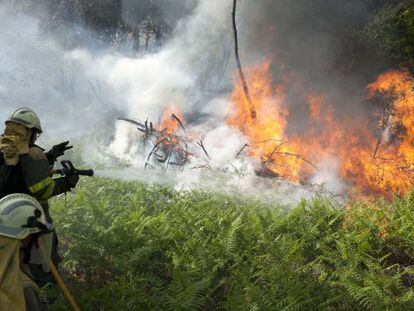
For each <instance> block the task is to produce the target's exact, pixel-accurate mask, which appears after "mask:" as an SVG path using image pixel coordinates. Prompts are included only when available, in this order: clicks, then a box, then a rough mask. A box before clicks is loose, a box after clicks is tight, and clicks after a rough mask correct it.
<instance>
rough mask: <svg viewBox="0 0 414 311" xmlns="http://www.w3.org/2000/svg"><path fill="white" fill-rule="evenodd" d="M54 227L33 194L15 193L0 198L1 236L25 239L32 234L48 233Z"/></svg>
mask: <svg viewBox="0 0 414 311" xmlns="http://www.w3.org/2000/svg"><path fill="white" fill-rule="evenodd" d="M52 229H53V225H52V224H49V223H48V222H47V221H46V217H45V213H44V211H43V208H42V206H41V205H40V203H39V202H38V201H36V200H35V199H34V198H32V197H31V196H29V195H27V194H22V193H15V194H10V195H8V196H6V197H4V198H3V199H1V200H0V235H1V236H6V237H9V238H13V239H18V240H23V239H25V238H26V237H28V236H29V235H31V234H34V233H38V232H43V233H48V232H50V231H51V230H52Z"/></svg>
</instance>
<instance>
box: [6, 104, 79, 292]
mask: <svg viewBox="0 0 414 311" xmlns="http://www.w3.org/2000/svg"><path fill="white" fill-rule="evenodd" d="M42 132H43V130H42V127H41V124H40V120H39V118H38V116H37V115H36V113H35V112H34V111H33V110H31V109H29V108H20V109H18V110H16V111H15V112H14V113H13V114H12V115H11V116H10V118H9V119H8V120H7V121H6V127H5V131H4V134H3V135H2V136H1V137H0V156H2V157H3V159H4V162H5V165H6V166H7V167H8V168H12V170H13V173H12V176H11V177H10V179H9V181H8V182H7V187H6V188H8V189H6V190H4V191H3V196H4V195H8V194H11V193H26V194H29V195H31V196H32V197H34V198H35V199H36V200H37V201H39V202H40V204H41V206H42V208H43V210H44V213H45V217H46V220H47V221H48V222H49V223H53V221H52V218H51V217H50V212H49V204H48V200H49V199H50V198H51V197H53V196H55V195H59V194H62V193H66V192H68V191H70V190H71V189H73V188H75V187H76V185H77V183H78V181H79V176H78V175H76V174H73V175H68V176H64V177H59V178H52V168H53V164H54V162H55V161H56V159H57V158H58V157H59V156H61V155H63V154H64V152H65V151H66V150H67V149H69V148H70V147H68V146H67V145H68V142H65V143H62V144H60V145H56V146H54V147H53V148H52V149H51V150H50V151H49V152H47V153H45V152H44V150H43V149H42V148H40V147H39V146H37V145H36V140H37V138H38V137H39V135H40V134H42ZM48 238H49V239H50V240H51V244H52V245H54V247H53V248H52V250H51V251H50V253H51V259H52V261H53V262H54V263H55V264H56V265H57V263H58V255H57V251H56V248H57V238H56V234H54V233H52V234H50V235H49V237H48ZM33 255H34V256H32V257H33V259H32V261H31V262H30V268H31V270H32V273H33V274H34V277H35V279H36V281H37V282H38V284H40V285H42V284H45V283H47V282H49V281H51V280H52V276H51V275H50V274H45V273H43V272H44V271H43V269H42V268H41V265H40V263H39V260H37V258H38V257H39V256H36V254H33Z"/></svg>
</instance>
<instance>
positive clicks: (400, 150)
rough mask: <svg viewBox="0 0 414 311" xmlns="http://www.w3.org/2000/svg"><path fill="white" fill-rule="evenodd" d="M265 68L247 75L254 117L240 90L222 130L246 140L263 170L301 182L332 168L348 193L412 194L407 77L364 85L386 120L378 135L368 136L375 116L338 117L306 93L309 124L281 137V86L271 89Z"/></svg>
mask: <svg viewBox="0 0 414 311" xmlns="http://www.w3.org/2000/svg"><path fill="white" fill-rule="evenodd" d="M269 69H270V63H269V62H265V63H264V64H261V65H259V66H257V67H253V68H247V69H246V73H247V76H248V81H249V87H250V92H251V97H252V100H253V101H254V104H255V107H256V110H257V118H256V119H252V118H251V116H250V110H249V104H248V102H247V101H246V98H245V96H244V91H243V88H242V86H241V84H239V83H236V85H235V89H234V93H233V95H232V105H233V113H232V114H231V116H229V118H228V124H229V125H231V126H235V127H238V128H239V129H240V130H241V131H242V132H243V134H244V135H245V136H246V137H247V139H248V141H249V145H250V149H249V155H250V156H251V157H254V158H256V159H258V160H259V161H260V163H261V165H262V166H263V168H264V169H266V170H270V171H271V172H273V173H274V174H275V175H277V176H280V177H283V178H286V179H288V180H291V181H294V182H305V183H306V182H309V181H311V180H312V177H313V176H315V175H317V174H318V172H319V171H320V170H324V169H325V166H326V162H333V163H336V164H335V170H336V173H337V175H338V176H339V178H340V179H341V181H342V183H344V184H346V185H347V186H348V190H349V193H353V194H356V195H370V194H384V195H390V194H392V193H398V194H404V193H407V192H408V191H409V190H410V189H411V188H412V187H413V181H414V91H413V87H412V81H411V80H410V76H409V74H408V72H405V71H394V72H388V73H385V74H383V75H381V76H380V77H379V78H378V80H377V81H376V82H374V83H372V84H370V85H369V86H368V89H369V91H370V94H371V98H373V97H374V95H378V94H379V95H380V96H382V98H383V103H384V102H386V105H385V104H383V107H382V108H383V114H384V116H386V120H381V122H380V123H379V124H380V126H379V128H378V129H377V131H375V130H372V129H370V122H371V120H372V119H374V117H375V113H374V111H373V112H372V115H369V116H364V117H363V116H361V117H358V118H357V117H352V118H351V117H340V116H338V115H337V114H336V112H335V111H334V109H333V105H331V104H330V103H329V101H328V99H327V96H326V95H324V94H311V95H307V96H304V101H305V102H306V104H307V106H308V111H309V120H308V122H307V123H306V124H304V125H303V127H304V131H303V132H302V134H300V135H299V134H294V133H293V134H292V133H288V131H287V128H288V121H289V111H288V109H287V108H286V107H287V105H286V100H287V97H286V95H285V90H286V89H287V86H286V85H275V86H273V84H272V80H271V76H270V73H269V72H270V71H269ZM375 112H376V111H375ZM371 127H372V126H371Z"/></svg>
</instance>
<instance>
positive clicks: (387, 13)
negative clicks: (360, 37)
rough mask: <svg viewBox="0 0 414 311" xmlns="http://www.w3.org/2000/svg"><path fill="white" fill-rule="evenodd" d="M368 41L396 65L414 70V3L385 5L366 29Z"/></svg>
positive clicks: (407, 1)
mask: <svg viewBox="0 0 414 311" xmlns="http://www.w3.org/2000/svg"><path fill="white" fill-rule="evenodd" d="M365 33H366V39H367V42H368V43H369V44H371V45H372V46H373V47H375V48H376V49H377V50H378V52H379V53H380V54H381V55H382V56H385V57H390V58H391V59H392V60H393V62H394V65H403V66H410V67H411V69H412V68H414V1H413V0H404V1H393V3H392V4H385V5H384V6H383V7H382V8H381V9H380V10H379V12H378V13H377V14H376V16H375V17H374V18H373V19H372V20H371V21H370V23H369V25H368V26H367V27H366V32H365Z"/></svg>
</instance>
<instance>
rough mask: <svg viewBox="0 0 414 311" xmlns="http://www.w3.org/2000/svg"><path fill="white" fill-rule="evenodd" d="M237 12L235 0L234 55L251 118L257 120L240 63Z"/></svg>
mask: <svg viewBox="0 0 414 311" xmlns="http://www.w3.org/2000/svg"><path fill="white" fill-rule="evenodd" d="M236 11H237V0H233V11H232V20H233V33H234V53H235V56H236V63H237V68H238V70H239V75H240V80H241V83H242V86H243V91H244V95H245V96H246V100H247V102H248V103H249V106H250V116H251V118H252V119H253V120H255V119H256V117H257V113H256V108H255V106H254V104H253V101H252V98H251V97H250V92H249V87H248V85H247V81H246V76H245V75H244V72H243V68H242V65H241V61H240V55H239V36H238V32H237V22H236Z"/></svg>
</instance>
